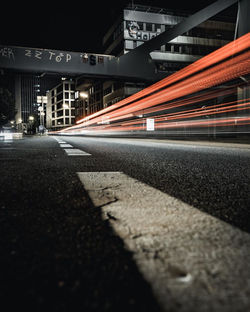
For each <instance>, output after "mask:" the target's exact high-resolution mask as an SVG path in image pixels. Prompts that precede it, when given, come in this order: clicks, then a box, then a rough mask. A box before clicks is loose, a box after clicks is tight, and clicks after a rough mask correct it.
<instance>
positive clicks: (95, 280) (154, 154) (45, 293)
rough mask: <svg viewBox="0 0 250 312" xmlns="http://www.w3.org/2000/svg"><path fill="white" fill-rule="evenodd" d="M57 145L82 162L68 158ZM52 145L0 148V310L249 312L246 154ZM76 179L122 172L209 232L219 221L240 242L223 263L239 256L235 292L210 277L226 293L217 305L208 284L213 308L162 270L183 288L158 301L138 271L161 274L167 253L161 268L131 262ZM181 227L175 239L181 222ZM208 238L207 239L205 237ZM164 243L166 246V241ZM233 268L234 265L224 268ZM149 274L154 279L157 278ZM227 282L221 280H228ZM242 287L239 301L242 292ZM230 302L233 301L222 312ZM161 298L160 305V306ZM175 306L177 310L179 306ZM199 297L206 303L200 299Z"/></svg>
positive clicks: (196, 147)
mask: <svg viewBox="0 0 250 312" xmlns="http://www.w3.org/2000/svg"><path fill="white" fill-rule="evenodd" d="M58 140H59V141H60V140H64V142H66V143H68V144H71V146H73V148H77V149H79V150H81V151H84V152H86V153H88V154H89V155H84V156H81V155H79V156H69V155H68V154H67V153H66V152H65V151H64V148H63V147H62V146H60V144H59V143H58ZM58 140H55V138H53V137H46V136H44V137H38V136H34V137H25V138H24V139H23V140H15V141H13V142H0V163H1V167H0V179H1V189H0V200H1V204H0V276H1V279H0V296H1V303H0V304H3V302H5V303H7V308H5V310H4V311H16V308H21V307H22V308H25V309H26V310H32V311H190V312H191V311H221V308H223V307H225V309H224V311H247V309H250V301H249V297H250V296H249V295H250V284H249V281H250V269H249V264H248V263H249V262H250V261H248V260H249V259H248V258H247V257H249V253H248V254H247V251H249V249H247V247H249V232H250V212H249V207H250V187H249V186H250V183H249V182H250V165H249V164H250V149H249V148H248V147H247V146H243V145H242V146H241V145H237V146H236V145H232V146H230V145H227V144H226V145H223V146H222V147H221V146H217V145H213V144H211V143H208V144H205V145H204V143H203V144H202V145H200V144H199V143H194V144H192V142H189V143H182V142H163V141H160V142H158V141H155V140H132V139H130V140H128V139H122V140H121V139H111V138H109V139H107V138H106V139H105V138H83V137H60V138H59V139H58ZM61 145H62V144H61ZM66 148H67V147H65V149H66ZM68 149H71V147H68ZM79 172H85V173H86V172H122V173H124V174H126V175H127V176H129V177H131V178H133V179H134V180H136V181H140V182H143V183H144V184H145V185H147V186H150V187H152V188H154V189H156V190H157V191H161V192H162V193H164V194H167V195H168V196H170V197H169V198H175V199H177V200H178V203H179V202H181V203H183V204H187V205H188V207H192V208H190V209H193V208H194V209H196V210H197V211H200V212H201V213H202V216H203V215H207V216H209V217H210V216H212V219H209V220H210V221H208V226H210V225H211V224H212V223H213V224H215V223H216V222H217V220H219V221H218V222H222V223H219V224H220V226H221V224H222V225H223V226H224V225H225V229H226V230H224V227H221V230H222V231H225V232H227V231H228V233H229V232H230V235H231V236H230V237H234V236H235V237H237V239H236V241H237V244H238V245H237V246H235V245H234V246H231V247H232V248H231V250H233V253H232V255H231V254H230V252H229V253H226V254H225V258H223V257H222V259H223V261H224V262H230V260H228V261H227V260H226V259H227V258H228V257H229V255H231V256H232V258H234V261H236V260H235V259H237V257H238V256H239V255H240V258H239V257H238V259H241V260H239V263H240V267H239V270H238V271H237V269H235V271H236V273H237V274H236V275H235V276H233V278H235V280H234V279H231V280H229V282H230V283H231V284H232V283H235V285H236V286H235V287H236V288H234V289H231V288H230V287H229V286H228V285H227V282H226V281H223V278H220V277H218V274H217V273H216V272H215V273H214V272H213V274H212V275H213V279H216V282H215V286H214V287H215V289H217V288H216V287H218V289H219V288H222V287H223V286H221V285H223V283H225V285H227V287H225V289H223V291H222V293H221V297H219V298H217V297H216V295H215V294H214V293H213V290H211V289H212V287H211V281H210V282H209V284H208V283H205V284H206V291H207V292H209V302H210V303H209V302H207V301H206V300H205V299H204V300H203V299H201V300H200V301H199V295H198V294H197V291H196V290H197V289H199V287H200V286H199V284H197V285H196V284H195V283H193V284H191V282H190V281H191V277H190V276H191V275H189V274H187V272H184V273H183V272H182V271H180V270H181V269H183V268H180V267H179V266H178V268H175V267H174V268H173V267H172V266H171V267H170V266H169V265H168V267H167V268H166V271H171V272H173V271H174V272H175V273H174V274H177V276H178V278H180V279H179V280H180V281H182V282H184V284H185V285H184V286H183V283H182V286H178V285H176V284H173V283H172V284H171V285H170V284H169V285H167V288H166V292H165V293H164V292H163V293H161V294H160V295H159V296H158V295H157V292H158V290H157V289H158V288H157V285H158V287H159V285H161V284H157V283H158V280H157V282H156V283H155V284H153V286H152V283H151V281H152V279H151V277H150V274H147V272H146V274H145V270H146V271H147V268H148V267H147V265H148V263H149V262H147V265H146V266H144V267H143V266H142V268H140V265H139V264H140V262H142V263H144V260H141V259H142V257H144V255H145V257H146V258H147V259H149V260H150V263H152V261H153V260H152V259H156V260H157V261H158V260H159V259H160V260H161V263H163V268H164V266H165V264H166V262H164V261H165V260H164V261H163V260H162V259H163V258H164V259H166V258H167V255H168V254H170V253H171V252H170V250H167V251H164V252H165V253H164V256H161V257H162V258H161V257H160V256H159V257H157V256H156V251H155V250H154V256H153V257H151V256H149V254H150V252H148V253H147V250H146V249H145V250H144V251H143V248H142V249H141V250H142V252H141V251H140V256H138V257H137V256H136V252H135V249H133V248H132V247H131V248H128V246H126V241H125V245H124V237H123V236H122V235H120V236H119V235H117V230H116V229H115V228H114V227H113V226H112V223H115V221H116V220H117V218H116V217H115V216H113V215H112V214H107V216H108V217H107V218H104V217H103V213H102V211H101V208H102V207H101V206H96V205H95V204H94V201H93V199H92V198H91V196H90V194H89V192H88V191H87V190H86V188H84V187H83V184H82V183H81V181H80V179H79V176H78V175H77V173H79ZM144 184H143V185H144ZM157 196H158V195H156V198H155V199H154V200H155V201H157V200H158V199H157ZM134 205H135V206H136V205H137V203H136V202H135V203H134ZM178 213H180V214H181V212H178ZM203 213H205V214H203ZM211 220H212V221H211ZM126 222H128V221H126ZM194 223H195V222H194ZM196 224H197V223H196ZM178 226H179V227H180V229H179V231H180V232H181V231H182V228H181V227H182V222H181V223H179V224H178ZM183 226H184V224H183ZM213 226H214V225H213ZM190 227H192V225H190ZM211 229H213V228H211ZM216 229H217V228H216ZM193 231H195V230H193ZM234 231H235V232H234ZM183 232H185V231H184V228H183ZM207 232H208V233H207V235H209V230H207ZM146 234H147V233H146ZM154 235H155V234H153V236H154ZM157 237H159V235H158V236H157ZM182 239H183V238H180V239H179V238H178V237H175V238H174V239H171V242H172V243H171V244H173V245H171V246H172V247H171V248H172V249H173V248H174V247H173V246H174V245H175V244H176V243H177V242H178V241H181V242H182V243H181V244H184V243H185V245H187V244H190V246H192V243H193V242H192V240H190V242H189V241H188V242H187V241H185V242H184V241H182ZM163 240H164V242H165V241H166V240H167V235H166V236H164V238H163ZM199 241H200V242H201V241H202V240H201V239H200V240H199ZM202 242H203V243H204V240H203V241H202ZM127 243H128V241H127ZM144 243H145V241H144ZM157 243H159V244H161V242H160V241H157ZM128 244H129V243H128ZM151 244H152V240H151ZM218 244H220V239H218ZM227 244H228V242H227ZM139 245H140V244H139ZM139 245H137V247H138V246H139ZM153 245H155V244H154V241H153ZM140 246H141V245H140ZM164 246H165V245H164ZM199 246H200V245H199ZM227 247H230V246H227ZM138 248H139V247H138ZM140 248H141V247H140ZM152 248H154V247H152ZM162 248H163V247H161V249H162ZM164 248H167V247H166V246H165V247H164ZM168 248H170V247H168ZM199 248H200V247H199ZM207 248H208V249H209V248H210V247H209V246H208V247H207ZM220 248H221V246H220ZM223 249H225V248H224V247H223V248H221V249H220V253H221V252H222V250H223ZM157 252H158V253H159V250H158V251H157ZM150 257H151V258H150ZM216 259H217V258H215V260H214V261H217V260H216ZM242 259H243V260H242ZM172 261H175V260H173V259H172ZM209 261H211V259H209ZM244 261H245V262H244ZM176 262H178V261H177V260H176ZM191 262H192V261H191ZM204 262H205V261H204ZM234 265H235V263H234V262H233V261H231V262H230V266H229V267H230V268H232V267H233V266H234ZM187 266H188V265H187ZM221 266H223V263H222V264H221ZM159 267H161V266H160V264H159V265H157V268H159ZM189 269H190V270H191V268H190V267H189ZM178 270H179V271H178ZM176 271H178V272H177V273H176ZM152 272H153V273H152V274H151V276H152V275H154V274H155V273H154V271H152ZM190 272H191V271H190ZM191 273H192V272H191ZM229 273H230V272H226V273H225V275H223V274H221V276H225V277H228V276H229ZM158 275H160V274H158ZM193 276H195V274H193ZM215 276H216V277H215ZM219 276H220V275H219ZM237 276H238V277H237ZM168 277H169V276H168V275H166V278H168ZM189 277H190V278H189ZM237 278H238V279H237ZM236 279H237V281H236ZM238 280H239V281H238ZM229 282H228V283H229ZM186 283H188V287H189V288H190V289H191V288H192V287H193V291H192V292H190V293H189V292H188V287H187V286H186V285H187V284H186ZM241 283H243V286H244V291H242V289H240V288H239V287H241V285H242V284H241ZM192 285H193V286H192ZM216 285H217V286H216ZM237 287H238V288H237ZM159 288H162V287H159ZM180 288H181V290H180ZM160 292H161V290H159V293H160ZM174 292H176V294H177V295H175V294H174ZM185 294H186V295H185ZM232 295H233V297H234V299H235V301H232V302H229V303H228V304H226V302H227V301H229V300H228V298H231V297H232ZM161 296H164V297H165V298H167V299H166V300H165V299H164V300H161ZM181 296H182V297H183V298H184V299H183V301H182V299H181V298H180V299H179V297H181ZM235 296H236V297H237V300H236V298H235ZM203 297H204V298H205V297H207V293H205V291H204V296H203ZM213 298H215V299H214V304H213ZM202 300H203V301H202ZM232 300H233V299H232ZM197 302H198V303H199V302H200V304H201V308H199V307H197ZM202 304H203V306H202ZM195 307H197V309H195ZM219 309H220V310H219Z"/></svg>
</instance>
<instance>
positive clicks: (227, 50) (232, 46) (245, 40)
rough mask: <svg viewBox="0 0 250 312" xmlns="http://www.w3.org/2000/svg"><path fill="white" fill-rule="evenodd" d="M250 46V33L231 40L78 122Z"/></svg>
mask: <svg viewBox="0 0 250 312" xmlns="http://www.w3.org/2000/svg"><path fill="white" fill-rule="evenodd" d="M249 47H250V33H248V34H246V35H244V36H242V37H240V38H238V39H237V40H235V41H232V42H230V43H229V44H227V45H225V46H223V47H221V48H219V49H217V50H216V51H214V52H212V53H210V54H208V55H206V56H204V57H202V58H201V59H199V60H197V61H196V62H194V63H192V64H190V65H188V66H187V67H185V68H183V69H181V70H179V71H178V72H176V73H174V74H172V75H171V76H169V77H166V78H164V79H162V80H160V81H159V82H157V83H155V84H153V85H151V86H149V87H147V88H145V89H143V90H141V91H139V92H137V93H136V94H133V95H131V96H130V97H128V98H126V99H124V100H122V101H120V102H118V103H116V104H113V105H112V106H109V107H107V108H104V109H102V110H100V111H98V112H96V113H94V114H92V115H90V116H87V117H84V118H82V119H80V120H78V121H77V124H78V123H81V122H84V121H88V120H90V119H93V118H95V117H97V116H100V115H103V114H105V113H108V112H110V111H112V110H115V109H117V108H120V107H122V106H124V105H126V104H128V103H131V102H132V101H135V100H138V99H139V98H141V97H144V96H147V95H149V94H150V93H152V92H155V91H157V90H159V89H161V88H163V87H166V86H168V85H170V84H172V83H175V82H177V81H178V80H180V79H184V78H185V77H187V76H189V75H191V74H194V73H196V72H197V71H200V70H203V69H204V68H206V67H208V66H211V65H213V64H215V63H216V62H220V61H222V60H223V59H226V58H228V57H230V56H234V55H235V54H237V53H239V52H241V51H242V50H244V49H247V48H249Z"/></svg>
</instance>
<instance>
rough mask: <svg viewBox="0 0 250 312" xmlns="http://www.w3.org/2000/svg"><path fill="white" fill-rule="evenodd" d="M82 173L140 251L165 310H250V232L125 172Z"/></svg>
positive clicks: (92, 195)
mask: <svg viewBox="0 0 250 312" xmlns="http://www.w3.org/2000/svg"><path fill="white" fill-rule="evenodd" d="M78 176H79V178H80V180H81V182H82V183H83V185H84V188H85V189H86V190H87V192H88V194H89V196H90V198H91V200H92V202H93V203H94V205H95V206H97V207H100V209H102V216H103V218H104V219H109V221H110V223H111V225H112V226H113V228H114V230H115V232H116V233H117V234H118V235H119V236H120V237H121V238H122V239H123V240H124V242H125V246H126V247H127V248H128V249H129V250H130V251H132V252H133V255H134V259H135V261H136V263H137V265H138V268H139V269H140V271H141V272H142V274H143V275H144V277H145V279H147V280H148V281H149V282H150V283H151V285H152V289H153V291H154V293H155V296H156V298H158V300H159V302H160V303H161V305H162V306H163V308H164V309H166V310H167V311H169V310H174V311H175V310H178V311H192V312H198V311H240V310H241V311H246V310H247V309H248V307H249V306H250V296H249V291H250V289H249V288H250V286H249V281H250V252H249V250H250V235H249V234H248V233H245V232H242V231H241V230H239V229H237V228H235V227H232V226H231V225H229V224H227V223H225V222H222V221H220V220H218V219H216V218H214V217H212V216H210V215H208V214H206V213H203V212H201V211H200V210H198V209H196V208H194V207H192V206H190V205H188V204H186V203H184V202H182V201H180V200H178V199H176V198H173V197H171V196H169V195H167V194H166V193H163V192H161V191H159V190H157V189H155V188H153V187H151V186H148V185H146V184H144V183H142V182H139V181H138V180H135V179H133V178H131V177H128V176H127V175H125V174H124V173H122V172H78ZM231 298H237V300H231ZM176 307H178V308H176Z"/></svg>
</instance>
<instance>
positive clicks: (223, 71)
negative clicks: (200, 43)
mask: <svg viewBox="0 0 250 312" xmlns="http://www.w3.org/2000/svg"><path fill="white" fill-rule="evenodd" d="M249 48H250V33H248V34H246V35H244V36H242V37H241V38H239V39H237V40H235V41H233V42H231V43H229V44H227V45H225V46H224V47H222V48H220V49H218V50H216V51H214V52H213V53H211V54H209V55H207V56H205V57H203V58H201V59H200V60H198V61H196V62H195V63H193V64H191V65H189V66H187V67H185V68H183V69H182V70H180V71H178V72H177V73H175V74H173V75H171V76H169V77H166V78H164V79H163V80H161V81H159V82H157V83H155V84H153V85H152V86H150V87H148V88H145V89H144V90H142V91H140V92H138V93H136V94H134V95H132V96H130V97H128V98H126V99H124V100H122V101H120V102H118V103H116V104H114V105H112V106H110V107H107V108H105V109H103V110H101V111H98V112H96V113H94V114H92V115H90V116H87V117H85V118H83V119H81V120H79V121H78V122H77V125H75V126H72V127H69V128H67V129H64V130H61V131H59V132H60V133H66V132H69V133H70V132H73V131H80V132H81V131H83V130H86V131H98V132H99V131H132V130H145V123H146V119H145V115H147V114H148V118H154V119H155V128H156V129H164V128H165V129H168V128H176V127H187V126H188V127H204V126H205V125H207V126H208V125H215V126H217V125H218V126H220V125H228V126H229V125H233V120H234V122H235V120H237V124H238V125H243V124H244V125H246V124H249V117H248V116H244V117H242V118H243V119H240V120H238V119H235V118H234V117H228V118H224V117H220V118H215V119H213V120H205V121H204V120H201V121H199V120H187V121H180V119H190V118H200V117H204V116H212V115H214V116H215V117H216V115H219V114H223V113H225V114H228V113H232V112H235V111H244V113H245V112H247V111H248V110H249V109H250V103H249V102H247V101H249V99H244V100H241V101H231V102H228V103H222V104H217V105H211V104H210V106H208V107H206V110H204V109H203V108H202V107H197V108H193V107H192V108H190V109H188V108H187V109H185V110H182V111H174V112H171V110H176V109H177V108H178V109H179V110H180V108H181V107H184V106H186V107H188V106H189V105H194V104H195V105H199V103H204V102H205V101H210V100H212V99H214V98H217V97H220V96H233V94H234V93H235V92H236V89H237V87H239V86H242V85H243V86H244V83H243V82H242V81H241V83H237V84H236V83H234V84H233V85H231V86H230V85H229V86H225V89H224V90H221V89H219V90H211V89H210V88H213V87H217V86H220V85H222V84H225V83H228V82H231V81H234V80H235V79H238V78H239V77H241V76H244V75H247V74H249V73H250V51H249ZM197 93H201V94H197ZM187 97H188V98H187ZM169 110H170V112H166V111H169ZM156 113H158V115H155V114H156ZM149 114H150V115H149ZM141 115H143V117H144V118H141V119H139V120H138V119H135V117H139V116H141ZM126 119H127V120H126ZM171 120H177V121H172V122H171ZM178 120H179V121H178ZM226 120H228V122H227V121H226ZM243 120H244V123H243ZM142 123H144V124H142Z"/></svg>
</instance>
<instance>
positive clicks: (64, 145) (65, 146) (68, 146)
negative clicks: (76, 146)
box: [60, 143, 73, 148]
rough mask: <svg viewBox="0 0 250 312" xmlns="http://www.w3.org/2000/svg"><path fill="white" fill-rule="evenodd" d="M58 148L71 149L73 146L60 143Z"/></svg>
mask: <svg viewBox="0 0 250 312" xmlns="http://www.w3.org/2000/svg"><path fill="white" fill-rule="evenodd" d="M60 147H62V148H70V147H73V146H72V145H70V144H67V143H60Z"/></svg>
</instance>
